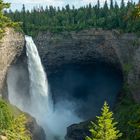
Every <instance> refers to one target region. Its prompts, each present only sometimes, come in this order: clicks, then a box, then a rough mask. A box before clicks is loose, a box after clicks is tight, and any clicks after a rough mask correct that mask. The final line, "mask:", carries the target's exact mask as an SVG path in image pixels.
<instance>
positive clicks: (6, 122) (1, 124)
mask: <svg viewBox="0 0 140 140" xmlns="http://www.w3.org/2000/svg"><path fill="white" fill-rule="evenodd" d="M12 120H13V117H12V113H11V111H10V109H9V108H8V105H7V104H6V103H5V102H4V101H2V100H0V130H3V129H8V128H9V127H10V126H11V124H12Z"/></svg>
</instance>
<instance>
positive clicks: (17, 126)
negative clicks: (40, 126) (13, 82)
mask: <svg viewBox="0 0 140 140" xmlns="http://www.w3.org/2000/svg"><path fill="white" fill-rule="evenodd" d="M26 121H27V120H26V117H25V115H23V114H22V115H19V116H17V117H14V115H13V114H12V111H11V110H10V108H9V106H8V105H7V103H6V102H4V101H3V100H0V135H2V136H6V138H7V139H8V140H30V139H31V138H30V133H29V132H28V131H27V129H26Z"/></svg>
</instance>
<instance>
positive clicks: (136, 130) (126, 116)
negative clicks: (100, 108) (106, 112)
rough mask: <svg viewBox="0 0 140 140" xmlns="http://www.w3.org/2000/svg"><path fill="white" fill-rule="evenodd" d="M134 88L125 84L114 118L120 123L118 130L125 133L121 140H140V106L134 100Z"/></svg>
mask: <svg viewBox="0 0 140 140" xmlns="http://www.w3.org/2000/svg"><path fill="white" fill-rule="evenodd" d="M134 88H135V87H134ZM134 88H133V87H130V86H129V85H128V84H124V88H123V90H122V94H121V96H120V99H119V102H118V104H117V105H116V108H115V110H114V117H115V119H116V120H117V121H118V122H119V123H118V128H119V130H120V131H121V132H122V133H123V135H122V137H121V139H120V140H139V138H140V123H139V120H140V104H139V103H136V102H135V101H134V100H133V97H132V92H131V91H133V89H134Z"/></svg>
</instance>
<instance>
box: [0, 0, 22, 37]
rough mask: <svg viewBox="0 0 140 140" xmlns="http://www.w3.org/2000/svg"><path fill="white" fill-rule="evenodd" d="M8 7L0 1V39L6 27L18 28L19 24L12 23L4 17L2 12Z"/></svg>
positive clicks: (7, 4)
mask: <svg viewBox="0 0 140 140" xmlns="http://www.w3.org/2000/svg"><path fill="white" fill-rule="evenodd" d="M9 7H10V4H9V3H4V2H3V0H0V39H1V38H2V37H3V35H4V32H5V28H6V27H19V23H17V22H12V21H11V19H10V18H9V17H7V16H5V15H4V12H3V10H5V9H7V8H9Z"/></svg>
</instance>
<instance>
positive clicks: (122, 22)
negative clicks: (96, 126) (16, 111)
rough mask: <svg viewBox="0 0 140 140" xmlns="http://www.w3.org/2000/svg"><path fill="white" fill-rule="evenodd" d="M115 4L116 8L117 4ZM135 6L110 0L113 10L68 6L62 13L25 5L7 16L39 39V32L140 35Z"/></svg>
mask: <svg viewBox="0 0 140 140" xmlns="http://www.w3.org/2000/svg"><path fill="white" fill-rule="evenodd" d="M114 3H115V4H114ZM136 9H137V8H136V5H135V3H133V2H132V1H131V2H130V1H129V2H128V3H127V5H126V4H124V0H122V2H121V5H120V6H118V4H117V1H116V2H115V1H113V0H111V3H110V6H109V5H108V3H107V1H105V4H104V6H103V7H101V6H100V1H99V0H97V4H96V5H95V6H92V5H91V4H89V5H86V6H84V7H81V8H78V9H75V7H74V6H73V7H72V8H71V7H70V6H69V5H67V6H66V7H62V9H60V8H59V7H58V8H55V7H53V6H49V7H46V8H45V9H44V8H43V7H38V8H37V7H35V8H33V9H32V10H31V11H28V10H26V7H25V6H24V5H23V8H22V10H20V11H17V10H16V11H15V12H13V11H10V12H5V15H7V16H9V17H10V18H11V19H12V20H13V21H16V22H19V21H20V22H23V25H22V28H23V30H24V32H25V33H26V34H29V35H36V34H37V33H38V32H39V31H51V32H61V31H65V30H67V31H79V30H82V29H90V28H103V29H107V30H108V29H120V30H122V31H123V32H138V31H139V30H140V18H138V19H137V21H134V20H132V16H133V15H134V14H133V13H135V12H134V11H136Z"/></svg>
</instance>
